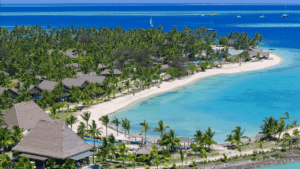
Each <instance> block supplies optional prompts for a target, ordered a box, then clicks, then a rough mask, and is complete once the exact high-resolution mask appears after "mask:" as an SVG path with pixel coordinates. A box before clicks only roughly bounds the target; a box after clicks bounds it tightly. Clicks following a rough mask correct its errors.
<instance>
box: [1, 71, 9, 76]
mask: <svg viewBox="0 0 300 169" xmlns="http://www.w3.org/2000/svg"><path fill="white" fill-rule="evenodd" d="M0 73H3V74H4V75H5V76H9V73H7V72H4V71H0Z"/></svg>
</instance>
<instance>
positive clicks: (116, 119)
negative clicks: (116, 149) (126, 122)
mask: <svg viewBox="0 0 300 169" xmlns="http://www.w3.org/2000/svg"><path fill="white" fill-rule="evenodd" d="M111 123H113V124H115V125H116V126H117V136H118V135H119V125H120V124H121V122H120V121H119V119H118V118H116V117H115V118H114V120H113V121H111Z"/></svg>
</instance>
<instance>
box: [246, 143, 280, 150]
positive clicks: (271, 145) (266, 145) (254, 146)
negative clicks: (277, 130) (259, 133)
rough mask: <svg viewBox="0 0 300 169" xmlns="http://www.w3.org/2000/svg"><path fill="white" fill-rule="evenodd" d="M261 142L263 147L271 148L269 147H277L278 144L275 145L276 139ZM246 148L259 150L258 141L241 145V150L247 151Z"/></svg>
mask: <svg viewBox="0 0 300 169" xmlns="http://www.w3.org/2000/svg"><path fill="white" fill-rule="evenodd" d="M262 144H263V149H271V148H276V147H278V145H276V141H265V142H262ZM248 150H257V151H259V150H261V148H260V147H259V143H258V142H253V143H251V144H249V145H243V146H242V151H248Z"/></svg>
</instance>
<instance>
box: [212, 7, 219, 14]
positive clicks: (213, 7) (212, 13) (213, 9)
mask: <svg viewBox="0 0 300 169" xmlns="http://www.w3.org/2000/svg"><path fill="white" fill-rule="evenodd" d="M210 15H218V14H216V13H214V7H213V13H212V14H210Z"/></svg>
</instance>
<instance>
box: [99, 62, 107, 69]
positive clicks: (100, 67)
mask: <svg viewBox="0 0 300 169" xmlns="http://www.w3.org/2000/svg"><path fill="white" fill-rule="evenodd" d="M98 68H99V69H102V68H107V66H105V65H104V64H101V63H100V64H99V65H98Z"/></svg>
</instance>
